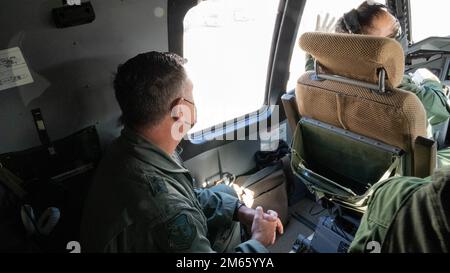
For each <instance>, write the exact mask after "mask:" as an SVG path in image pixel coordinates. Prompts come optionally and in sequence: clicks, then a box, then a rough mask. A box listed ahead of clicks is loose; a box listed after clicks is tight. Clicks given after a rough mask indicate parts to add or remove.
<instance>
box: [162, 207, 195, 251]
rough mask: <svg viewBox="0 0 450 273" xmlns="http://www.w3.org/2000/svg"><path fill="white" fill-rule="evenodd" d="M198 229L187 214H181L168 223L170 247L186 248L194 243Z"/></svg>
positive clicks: (176, 248) (175, 248)
mask: <svg viewBox="0 0 450 273" xmlns="http://www.w3.org/2000/svg"><path fill="white" fill-rule="evenodd" d="M196 231H197V229H196V227H195V225H194V224H193V223H192V222H191V221H190V220H189V218H188V216H187V215H186V214H179V215H178V216H176V217H175V218H174V219H173V220H171V221H170V222H169V223H168V236H169V238H168V240H169V241H168V243H169V248H171V249H174V250H186V249H189V248H190V247H191V245H192V241H193V240H194V238H195V233H196Z"/></svg>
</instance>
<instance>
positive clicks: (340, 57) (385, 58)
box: [300, 32, 405, 89]
mask: <svg viewBox="0 0 450 273" xmlns="http://www.w3.org/2000/svg"><path fill="white" fill-rule="evenodd" d="M300 47H301V48H302V49H303V50H304V51H306V52H307V53H309V54H311V55H312V56H313V57H314V58H315V59H316V60H317V61H318V62H319V63H320V69H321V70H322V72H324V73H327V74H333V75H338V76H343V77H347V78H350V79H355V80H360V81H365V82H368V83H373V84H377V83H378V75H379V70H380V69H381V68H384V70H385V71H386V75H387V79H386V85H387V86H388V87H389V88H391V89H392V88H395V87H397V86H399V85H400V83H401V81H402V79H403V74H404V69H405V57H404V53H403V49H402V47H401V45H400V44H399V43H398V42H397V41H395V40H394V39H390V38H384V37H377V36H369V35H358V34H340V33H339V34H338V33H321V32H307V33H305V34H303V35H302V36H301V38H300Z"/></svg>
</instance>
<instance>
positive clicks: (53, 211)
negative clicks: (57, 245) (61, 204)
mask: <svg viewBox="0 0 450 273" xmlns="http://www.w3.org/2000/svg"><path fill="white" fill-rule="evenodd" d="M20 216H21V218H22V222H23V225H24V227H25V230H26V231H27V233H28V235H30V236H31V235H34V234H36V233H37V234H40V235H49V234H50V232H52V230H53V228H54V227H55V226H56V224H57V223H58V222H59V218H60V217H61V213H60V211H59V209H58V208H55V207H49V208H47V209H46V210H45V211H44V213H42V215H41V216H40V217H39V219H38V221H37V222H36V218H35V216H34V212H33V208H32V207H31V206H30V205H27V204H25V205H23V206H22V209H21V211H20Z"/></svg>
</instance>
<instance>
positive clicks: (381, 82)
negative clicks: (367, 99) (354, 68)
mask: <svg viewBox="0 0 450 273" xmlns="http://www.w3.org/2000/svg"><path fill="white" fill-rule="evenodd" d="M319 66H320V63H319V62H318V61H317V60H314V74H313V75H312V76H311V79H312V80H314V81H324V80H331V81H337V82H342V83H346V84H351V85H356V86H361V87H364V88H367V89H370V90H373V91H375V92H376V93H378V94H380V95H383V94H386V93H387V91H386V70H384V68H381V69H380V70H379V71H378V84H372V83H368V82H363V81H358V80H354V79H350V78H347V77H342V76H338V75H328V74H321V73H319Z"/></svg>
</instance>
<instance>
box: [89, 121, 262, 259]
mask: <svg viewBox="0 0 450 273" xmlns="http://www.w3.org/2000/svg"><path fill="white" fill-rule="evenodd" d="M233 195H235V193H234V191H233V190H231V188H229V187H226V186H223V187H222V188H215V189H214V188H213V189H194V187H193V179H192V177H191V175H190V173H189V171H188V170H187V169H185V168H184V167H183V166H182V165H180V164H179V163H178V162H177V160H176V158H174V157H171V156H169V155H167V154H166V153H165V152H163V151H162V150H161V149H159V148H158V147H156V146H155V145H153V144H151V143H150V142H148V141H147V140H146V139H145V138H143V137H142V136H140V135H138V134H136V133H135V132H134V131H132V130H130V129H128V128H125V129H124V130H123V131H122V134H121V136H120V137H119V138H118V139H117V140H116V141H115V142H114V143H113V144H112V145H111V147H109V149H108V152H107V153H106V154H105V156H104V158H103V159H102V161H101V163H100V165H99V167H98V169H97V173H96V176H95V178H94V181H93V184H92V186H91V188H90V191H89V194H88V196H87V199H86V202H85V207H84V212H83V217H82V224H81V242H80V243H81V251H82V252H215V251H218V252H224V251H229V250H230V249H233V250H234V251H237V252H268V251H267V249H266V248H265V247H264V246H263V245H262V244H261V243H259V242H258V241H256V240H249V241H247V242H244V243H241V244H240V242H241V240H240V228H239V223H238V222H235V221H233V217H234V213H235V210H236V207H237V204H238V199H237V198H236V196H233Z"/></svg>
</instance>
